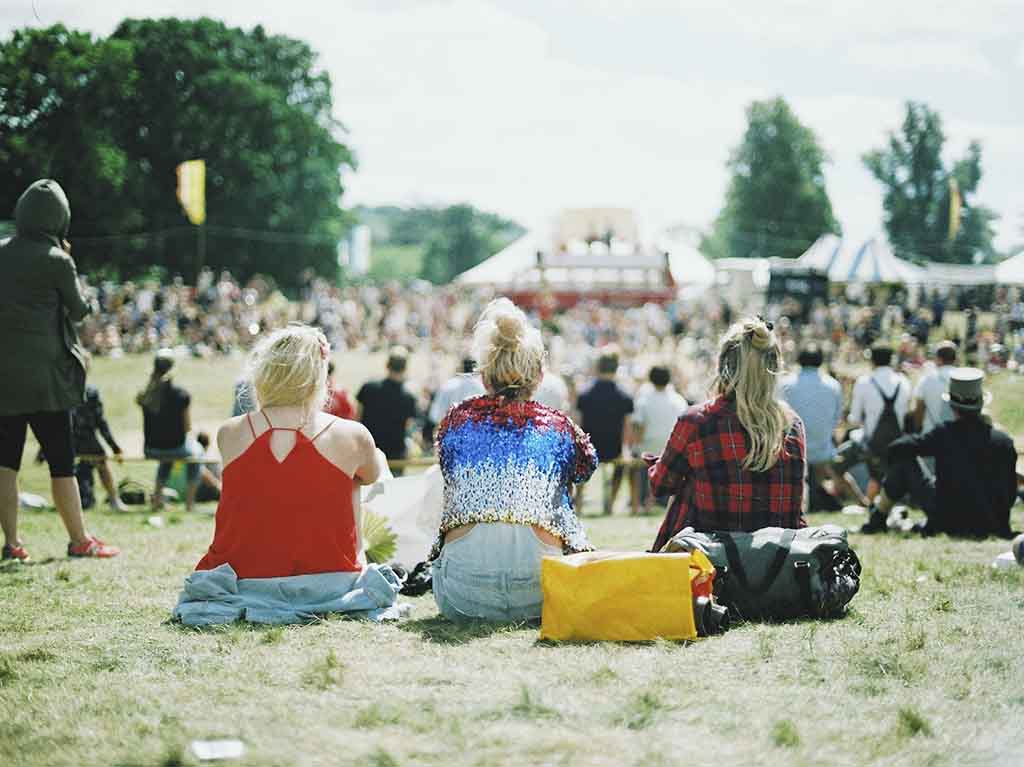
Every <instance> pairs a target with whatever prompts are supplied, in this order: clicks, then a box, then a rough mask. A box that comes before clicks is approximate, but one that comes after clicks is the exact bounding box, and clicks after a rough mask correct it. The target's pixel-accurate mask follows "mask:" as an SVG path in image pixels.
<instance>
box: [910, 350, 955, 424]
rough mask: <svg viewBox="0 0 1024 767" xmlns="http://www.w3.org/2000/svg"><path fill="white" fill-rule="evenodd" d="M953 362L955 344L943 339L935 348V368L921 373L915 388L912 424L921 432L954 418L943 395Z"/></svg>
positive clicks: (944, 394)
mask: <svg viewBox="0 0 1024 767" xmlns="http://www.w3.org/2000/svg"><path fill="white" fill-rule="evenodd" d="M955 365H956V344H954V343H953V342H952V341H942V342H941V343H939V345H938V346H937V347H936V348H935V368H934V369H933V370H931V371H929V372H927V373H925V374H924V375H923V376H921V378H920V380H919V381H918V382H917V386H916V387H915V388H914V410H913V418H914V426H915V427H916V428H917V431H918V432H920V433H921V434H924V433H927V432H929V431H931V430H932V429H934V428H935V427H936V426H938V425H939V424H940V423H946V422H948V421H952V420H953V409H952V408H951V407H950V406H949V403H948V402H947V401H946V400H945V399H943V397H945V396H946V393H947V391H948V389H949V377H950V375H951V374H952V372H953V368H954V366H955Z"/></svg>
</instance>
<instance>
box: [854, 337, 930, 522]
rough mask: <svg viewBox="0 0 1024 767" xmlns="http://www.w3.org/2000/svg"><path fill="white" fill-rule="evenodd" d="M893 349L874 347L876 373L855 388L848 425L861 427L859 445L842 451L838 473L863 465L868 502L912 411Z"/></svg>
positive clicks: (880, 344)
mask: <svg viewBox="0 0 1024 767" xmlns="http://www.w3.org/2000/svg"><path fill="white" fill-rule="evenodd" d="M892 355H893V350H892V346H890V345H889V344H887V343H883V342H878V343H875V344H874V345H873V346H872V347H871V364H872V365H873V367H874V370H872V371H871V373H870V374H867V375H862V376H861V377H860V378H858V379H857V382H856V383H855V384H854V385H853V401H852V402H851V404H850V414H849V416H848V417H847V421H848V422H849V423H850V424H851V425H853V426H861V427H862V435H861V438H860V440H859V441H856V440H851V441H849V442H847V443H846V444H844V445H843V446H842V447H840V448H839V455H838V456H837V458H836V469H837V470H838V471H839V473H840V475H843V476H846V475H847V474H849V471H850V469H851V468H853V466H855V465H856V464H858V463H861V462H863V463H864V464H865V465H866V466H867V469H868V475H869V476H870V481H869V482H868V489H867V493H866V494H865V498H864V499H862V500H867V501H868V502H870V500H871V499H872V498H874V497H875V495H877V494H878V490H879V488H880V486H881V482H882V478H883V477H884V476H885V468H886V465H885V457H886V451H887V450H888V449H889V445H890V444H891V443H892V442H893V441H894V440H896V439H898V438H899V437H901V436H903V422H904V419H905V418H906V416H907V412H908V411H909V410H910V399H911V394H912V389H911V386H910V381H909V380H907V377H906V376H905V375H903V374H902V373H897V372H896V371H895V370H893V369H892V367H891V363H892Z"/></svg>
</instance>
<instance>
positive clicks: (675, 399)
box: [632, 365, 688, 513]
mask: <svg viewBox="0 0 1024 767" xmlns="http://www.w3.org/2000/svg"><path fill="white" fill-rule="evenodd" d="M648 380H649V381H650V383H651V386H652V389H651V390H650V391H648V392H647V393H646V394H645V395H643V396H642V397H641V396H638V397H637V400H636V410H635V411H634V412H633V426H634V429H635V432H634V437H635V439H636V443H637V445H639V448H640V453H641V455H643V454H644V453H651V454H653V455H660V454H661V450H662V448H663V447H665V445H666V444H667V443H668V438H669V437H670V436H671V435H672V428H673V427H674V426H675V424H676V421H677V420H678V418H679V416H681V415H682V414H683V413H685V412H686V408H687V407H688V405H687V403H686V400H685V399H683V397H682V395H680V394H679V392H677V391H676V390H675V387H674V386H672V373H671V372H670V371H669V369H668V368H667V367H665V366H664V365H654V366H653V367H652V368H651V370H650V373H649V374H648ZM635 471H636V473H638V474H639V476H637V477H636V478H635V481H634V482H633V483H632V484H633V486H634V488H635V490H634V492H635V493H637V494H639V488H640V485H641V483H642V481H643V480H645V479H646V472H645V471H644V469H643V468H639V469H636V470H635ZM637 500H639V499H637ZM659 500H663V499H659ZM653 501H654V496H653V495H651V494H650V493H648V494H647V498H646V500H645V502H644V512H645V513H646V512H647V511H649V510H650V508H651V505H652V503H653Z"/></svg>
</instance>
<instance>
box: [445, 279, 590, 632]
mask: <svg viewBox="0 0 1024 767" xmlns="http://www.w3.org/2000/svg"><path fill="white" fill-rule="evenodd" d="M474 345H475V347H476V349H475V351H476V357H477V361H478V363H479V370H480V374H481V377H482V380H483V384H484V388H485V389H486V391H487V393H486V394H483V395H481V396H477V397H473V398H470V399H468V400H464V401H463V402H461V403H460V404H458V405H456V406H454V407H453V408H452V409H451V410H449V411H448V414H447V416H445V418H444V419H443V420H442V421H441V424H440V427H439V429H438V434H437V455H438V459H439V461H440V464H441V473H442V475H443V477H444V508H443V510H442V516H441V524H440V529H439V530H438V537H437V541H436V542H435V544H434V548H433V550H432V552H431V555H430V559H431V560H432V566H431V572H432V578H433V589H434V598H435V600H436V601H437V606H438V608H439V609H440V611H441V614H442V615H444V616H445V617H447V618H450V619H453V620H460V619H466V618H477V619H485V620H494V621H510V622H511V621H522V620H533V619H537V618H539V617H540V614H541V601H542V599H541V588H540V562H541V558H542V557H545V556H561V555H562V554H563V553H566V552H570V553H571V552H577V551H589V550H592V548H593V547H592V546H591V545H590V542H589V541H588V540H587V536H586V533H585V532H584V530H583V526H582V525H581V524H580V521H579V519H578V518H577V516H576V513H575V511H574V510H573V502H572V486H573V484H574V483H578V482H583V481H585V480H586V479H588V478H589V477H590V475H591V474H593V472H594V469H595V468H596V467H597V453H596V452H595V451H594V447H593V446H592V445H591V443H590V439H589V438H588V437H587V435H586V434H584V433H583V431H582V430H581V429H580V428H579V427H578V426H577V425H576V424H575V423H573V421H572V419H570V418H569V417H568V416H567V415H565V414H564V413H562V412H560V411H558V410H553V409H551V408H548V407H545V406H543V405H541V404H539V403H537V402H533V401H531V397H532V395H533V393H534V391H535V390H536V389H537V386H538V384H539V383H540V381H541V377H542V374H543V363H544V344H543V341H542V340H541V335H540V331H539V330H537V329H536V328H534V327H533V326H531V325H530V323H529V321H528V320H527V318H526V315H525V314H523V312H522V311H521V310H520V309H518V308H516V307H515V305H513V304H512V302H511V301H509V300H508V299H506V298H500V299H497V300H495V301H492V302H491V303H490V304H489V305H488V307H487V308H486V309H485V310H484V313H483V315H482V316H481V317H480V321H479V322H478V323H477V326H476V330H475V333H474Z"/></svg>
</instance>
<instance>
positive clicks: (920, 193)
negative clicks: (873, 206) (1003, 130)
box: [863, 101, 997, 263]
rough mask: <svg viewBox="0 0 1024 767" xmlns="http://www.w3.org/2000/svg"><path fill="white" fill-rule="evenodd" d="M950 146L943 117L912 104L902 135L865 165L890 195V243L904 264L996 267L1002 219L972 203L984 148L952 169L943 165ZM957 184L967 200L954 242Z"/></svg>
mask: <svg viewBox="0 0 1024 767" xmlns="http://www.w3.org/2000/svg"><path fill="white" fill-rule="evenodd" d="M945 141H946V137H945V135H944V134H943V132H942V120H941V118H940V117H939V115H938V113H937V112H934V111H932V110H931V109H929V108H928V106H927V105H925V104H920V103H915V102H913V101H911V102H908V103H907V112H906V116H905V117H904V118H903V125H902V127H901V129H900V131H899V132H892V133H890V134H889V141H888V145H887V146H886V147H885V148H883V149H875V150H873V151H871V152H868V153H867V154H866V155H864V158H863V160H864V164H865V165H866V166H867V168H868V170H870V171H871V173H872V175H873V176H874V177H875V178H876V179H878V181H879V183H881V184H882V187H883V189H884V191H885V196H884V198H883V201H882V205H883V209H884V210H885V228H886V231H887V232H888V235H889V241H890V242H891V243H892V246H893V249H894V250H895V251H896V253H897V254H898V255H900V256H902V257H904V258H914V259H917V260H926V261H942V262H953V263H972V262H973V261H975V260H976V259H977V260H986V261H991V260H993V259H994V258H995V256H996V251H995V247H994V245H993V237H994V232H993V227H992V222H993V221H995V220H996V218H997V215H996V213H995V212H994V211H992V210H990V209H989V208H985V207H983V206H981V205H976V204H973V203H972V201H971V199H970V198H971V197H972V196H973V195H974V193H975V192H976V191H977V188H978V183H979V182H980V181H981V145H980V144H979V143H978V142H977V141H974V142H971V144H970V146H969V147H968V148H967V153H966V155H965V156H964V157H962V158H961V159H959V160H957V161H956V162H954V163H953V165H952V167H951V168H947V167H946V165H945V164H944V162H943V160H942V148H943V145H944V144H945ZM951 179H955V181H956V183H957V186H958V188H959V194H960V196H961V199H962V204H961V207H960V215H959V227H958V230H957V232H956V236H955V237H954V238H953V239H950V237H949V234H950V202H951V196H952V191H951V189H952V185H951V184H950V181H951Z"/></svg>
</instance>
